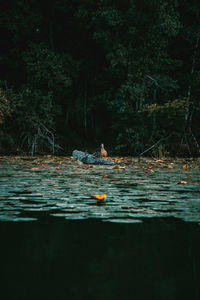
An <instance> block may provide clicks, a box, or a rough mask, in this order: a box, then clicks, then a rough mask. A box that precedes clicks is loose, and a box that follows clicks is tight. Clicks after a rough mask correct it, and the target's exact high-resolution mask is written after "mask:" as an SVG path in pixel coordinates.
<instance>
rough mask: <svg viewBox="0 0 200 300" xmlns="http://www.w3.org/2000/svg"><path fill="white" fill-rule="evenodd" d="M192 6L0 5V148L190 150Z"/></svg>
mask: <svg viewBox="0 0 200 300" xmlns="http://www.w3.org/2000/svg"><path fill="white" fill-rule="evenodd" d="M199 14H200V4H199V2H198V1H196V0H192V1H190V2H188V1H185V0H183V1H170V0H168V1H167V0H124V1H119V0H99V1H95V0H90V1H89V0H74V1H69V0H55V1H53V0H51V1H49V2H48V5H46V4H45V3H44V2H43V1H39V0H30V1H26V0H8V1H6V3H4V4H1V11H0V32H1V37H2V43H1V46H0V64H1V68H0V76H1V77H0V79H1V81H0V122H1V124H0V126H1V130H0V138H1V140H0V151H2V152H5V151H7V152H16V151H25V152H29V153H32V154H33V153H35V152H38V153H39V152H49V151H54V150H56V151H61V152H64V153H66V151H69V150H71V149H72V148H74V147H82V148H85V149H86V148H87V149H92V148H93V149H95V148H96V145H98V144H100V142H101V141H104V143H108V142H109V146H110V150H112V151H118V152H120V153H124V154H133V155H136V154H140V153H142V152H143V151H145V150H146V149H148V148H150V147H152V145H155V147H152V148H151V149H150V151H151V153H152V151H153V152H154V154H158V153H160V155H162V154H164V153H169V154H176V155H182V154H184V155H198V154H199V151H200V148H199V143H200V132H199V126H198V119H199V110H200V100H199V94H200V51H199V50H200V49H199V48H200V19H199V17H200V16H199ZM58 144H59V145H60V147H59V146H58ZM149 153H150V152H149Z"/></svg>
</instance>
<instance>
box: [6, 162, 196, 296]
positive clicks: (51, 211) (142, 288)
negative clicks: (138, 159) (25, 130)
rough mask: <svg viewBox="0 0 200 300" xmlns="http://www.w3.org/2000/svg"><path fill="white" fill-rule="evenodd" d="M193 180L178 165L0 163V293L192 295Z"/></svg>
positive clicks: (190, 172)
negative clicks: (98, 198)
mask: <svg viewBox="0 0 200 300" xmlns="http://www.w3.org/2000/svg"><path fill="white" fill-rule="evenodd" d="M34 164H35V165H34ZM180 180H187V181H190V182H187V184H179V181H180ZM199 182H200V172H199V168H193V169H192V168H191V169H189V170H188V171H187V172H186V171H184V170H183V169H182V168H181V166H180V165H177V166H176V165H174V166H173V169H168V168H166V167H163V168H161V169H160V168H158V169H155V170H154V172H150V170H148V169H143V168H139V167H137V166H136V165H134V164H132V165H129V166H126V168H125V169H113V168H110V167H102V166H98V167H96V168H87V167H85V166H80V165H77V164H76V163H75V162H73V161H71V160H67V159H66V160H64V159H63V161H61V162H53V161H52V160H51V159H47V160H46V161H44V160H43V162H42V163H41V162H40V161H39V168H38V160H36V162H34V163H31V164H29V163H27V164H26V163H25V162H22V161H18V160H13V161H8V160H7V159H0V237H1V240H0V288H1V289H0V292H1V294H0V295H1V299H2V300H7V299H8V300H10V299H15V300H18V299H19V300H22V299H80V300H81V299H91V300H93V299H94V300H95V299H101V300H103V299H152V300H157V299H158V300H168V299H169V300H173V299H174V300H175V299H176V300H177V299H192V300H193V299H194V300H200V226H199V223H200V188H199V187H200V186H199ZM104 193H105V194H106V195H107V198H106V203H105V202H100V203H99V202H97V201H96V200H95V199H93V198H92V197H91V194H104Z"/></svg>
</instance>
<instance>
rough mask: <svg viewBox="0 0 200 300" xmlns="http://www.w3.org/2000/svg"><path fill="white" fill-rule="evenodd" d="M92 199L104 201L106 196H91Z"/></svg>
mask: <svg viewBox="0 0 200 300" xmlns="http://www.w3.org/2000/svg"><path fill="white" fill-rule="evenodd" d="M92 197H94V198H96V199H98V200H103V199H106V197H107V195H106V194H103V195H92Z"/></svg>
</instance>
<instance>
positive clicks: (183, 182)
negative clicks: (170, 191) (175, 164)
mask: <svg viewBox="0 0 200 300" xmlns="http://www.w3.org/2000/svg"><path fill="white" fill-rule="evenodd" d="M179 184H187V181H184V180H181V181H179Z"/></svg>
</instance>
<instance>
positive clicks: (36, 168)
mask: <svg viewBox="0 0 200 300" xmlns="http://www.w3.org/2000/svg"><path fill="white" fill-rule="evenodd" d="M39 169H40V168H38V167H35V168H31V170H39Z"/></svg>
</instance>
